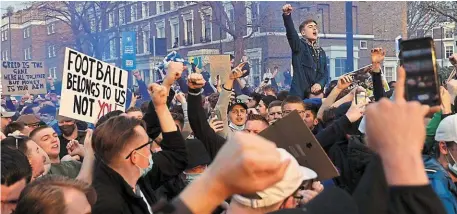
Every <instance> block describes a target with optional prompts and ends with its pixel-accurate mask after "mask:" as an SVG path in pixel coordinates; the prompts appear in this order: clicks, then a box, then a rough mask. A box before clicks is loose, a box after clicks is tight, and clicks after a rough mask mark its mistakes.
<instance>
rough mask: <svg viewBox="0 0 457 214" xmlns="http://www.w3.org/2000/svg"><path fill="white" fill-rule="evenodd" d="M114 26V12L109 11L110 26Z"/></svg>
mask: <svg viewBox="0 0 457 214" xmlns="http://www.w3.org/2000/svg"><path fill="white" fill-rule="evenodd" d="M113 26H114V12H109V13H108V28H112V27H113Z"/></svg>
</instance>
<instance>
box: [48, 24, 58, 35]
mask: <svg viewBox="0 0 457 214" xmlns="http://www.w3.org/2000/svg"><path fill="white" fill-rule="evenodd" d="M46 29H47V31H48V35H51V34H54V33H56V31H55V24H54V23H51V24H48V25H47V26H46Z"/></svg>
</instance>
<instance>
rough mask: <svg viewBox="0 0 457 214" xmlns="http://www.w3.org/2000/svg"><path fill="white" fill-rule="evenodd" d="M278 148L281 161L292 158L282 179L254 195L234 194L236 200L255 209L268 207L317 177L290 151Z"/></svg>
mask: <svg viewBox="0 0 457 214" xmlns="http://www.w3.org/2000/svg"><path fill="white" fill-rule="evenodd" d="M277 150H278V152H279V153H280V154H281V161H283V160H287V159H290V163H289V166H287V169H286V173H285V174H284V177H283V178H282V180H281V181H279V182H277V183H276V184H274V185H273V186H271V187H269V188H267V189H265V190H262V191H259V192H256V193H255V194H254V197H250V196H249V197H248V196H242V195H234V196H233V199H234V200H235V201H236V202H238V203H240V204H242V205H244V206H247V207H251V208H254V209H255V208H259V207H268V206H271V205H273V204H276V203H278V202H280V201H283V200H284V199H286V198H287V197H289V196H291V195H292V194H293V193H294V192H295V191H296V190H297V189H298V188H299V187H300V185H301V184H302V183H303V181H306V180H311V179H315V178H317V174H316V172H314V171H313V170H311V169H309V168H306V167H303V166H300V165H299V164H298V162H297V160H296V159H295V158H294V157H293V156H292V155H291V154H290V153H289V152H287V151H286V150H284V149H281V148H278V149H277Z"/></svg>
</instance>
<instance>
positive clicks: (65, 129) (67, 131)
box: [59, 125, 76, 136]
mask: <svg viewBox="0 0 457 214" xmlns="http://www.w3.org/2000/svg"><path fill="white" fill-rule="evenodd" d="M59 129H60V131H62V134H63V135H65V136H70V135H71V134H73V131H75V129H76V127H75V125H63V126H59Z"/></svg>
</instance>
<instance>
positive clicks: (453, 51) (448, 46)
mask: <svg viewBox="0 0 457 214" xmlns="http://www.w3.org/2000/svg"><path fill="white" fill-rule="evenodd" d="M448 48H451V49H450V50H452V52H451V54H450V55H449V56H448V55H447V51H448ZM454 53H455V50H454V45H453V44H451V45H446V46H444V56H445V57H446V59H448V58H449V57H450V56H451V55H452V54H454Z"/></svg>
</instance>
